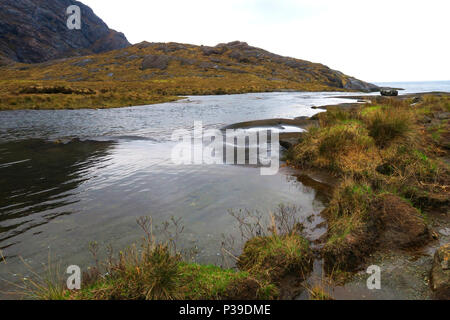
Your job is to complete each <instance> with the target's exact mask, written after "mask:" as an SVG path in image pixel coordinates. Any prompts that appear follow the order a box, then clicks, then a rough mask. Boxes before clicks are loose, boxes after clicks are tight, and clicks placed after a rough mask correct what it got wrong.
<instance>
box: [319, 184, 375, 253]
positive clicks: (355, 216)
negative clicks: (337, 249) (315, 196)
mask: <svg viewBox="0 0 450 320" xmlns="http://www.w3.org/2000/svg"><path fill="white" fill-rule="evenodd" d="M374 197H375V193H374V191H373V190H372V188H371V187H370V186H369V185H368V184H367V183H357V182H355V181H353V180H352V179H345V180H344V181H343V182H342V183H341V184H340V185H339V186H338V187H337V188H336V189H335V192H334V194H333V197H332V200H331V202H330V205H329V207H328V208H327V210H326V214H327V218H328V223H329V226H328V242H327V243H328V244H333V243H336V242H339V241H341V240H343V239H345V237H346V236H347V235H349V234H350V233H351V232H358V231H359V230H361V229H362V228H363V226H364V224H365V222H366V221H367V219H368V210H369V209H370V205H371V202H372V200H373V199H374Z"/></svg>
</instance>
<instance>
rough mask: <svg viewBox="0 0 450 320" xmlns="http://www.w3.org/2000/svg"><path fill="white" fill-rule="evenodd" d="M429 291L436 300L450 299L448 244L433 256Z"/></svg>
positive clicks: (449, 250) (449, 251) (449, 253)
mask: <svg viewBox="0 0 450 320" xmlns="http://www.w3.org/2000/svg"><path fill="white" fill-rule="evenodd" d="M431 289H432V290H433V291H434V292H435V295H436V298H438V299H442V300H449V299H450V243H447V244H445V245H443V246H442V247H440V248H439V249H438V250H437V251H436V253H435V254H434V261H433V268H432V269H431Z"/></svg>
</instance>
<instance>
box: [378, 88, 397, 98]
mask: <svg viewBox="0 0 450 320" xmlns="http://www.w3.org/2000/svg"><path fill="white" fill-rule="evenodd" d="M380 93H381V95H382V96H385V97H396V96H398V91H397V90H395V89H391V88H389V89H381V90H380Z"/></svg>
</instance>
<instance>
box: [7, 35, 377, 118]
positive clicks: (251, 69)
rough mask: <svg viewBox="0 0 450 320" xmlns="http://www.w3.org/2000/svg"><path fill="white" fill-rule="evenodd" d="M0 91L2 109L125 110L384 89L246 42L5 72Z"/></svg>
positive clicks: (145, 46)
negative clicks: (196, 100) (200, 99)
mask: <svg viewBox="0 0 450 320" xmlns="http://www.w3.org/2000/svg"><path fill="white" fill-rule="evenodd" d="M0 84H1V86H0V88H1V89H0V109H23V108H31V109H36V108H41V109H42V108H45V109H49V108H50V109H52V108H58V109H59V108H86V107H87V108H91V107H121V106H127V105H140V104H150V103H155V102H163V101H169V100H174V99H176V96H179V95H204V94H231V93H247V92H266V91H280V90H287V89H290V90H298V91H344V90H375V89H376V87H375V86H373V85H370V84H367V83H365V82H362V81H359V80H357V79H354V78H352V77H349V76H346V75H344V74H343V73H341V72H338V71H335V70H332V69H329V68H328V67H326V66H324V65H321V64H316V63H311V62H308V61H304V60H298V59H293V58H287V57H281V56H278V55H275V54H272V53H270V52H267V51H265V50H262V49H258V48H254V47H251V46H248V45H247V44H246V43H243V42H232V43H229V44H220V45H218V46H216V47H204V46H194V45H188V44H178V43H168V44H164V43H147V42H143V43H140V44H137V45H134V46H131V47H128V48H125V49H120V50H115V51H111V52H107V53H102V54H97V55H91V56H85V57H77V58H70V59H61V60H54V61H50V62H45V63H40V64H32V65H29V64H18V63H17V64H13V65H7V66H3V67H1V68H0ZM33 87H41V88H54V87H66V88H69V89H74V91H80V90H87V89H91V90H94V91H95V94H93V95H80V94H70V95H68V94H55V93H52V94H49V93H23V92H30V90H24V89H27V88H28V89H29V88H33ZM31 91H33V90H31ZM37 91H39V90H37ZM40 91H42V90H40ZM44 91H45V90H44ZM53 91H55V90H53ZM69 91H70V90H69ZM55 95H57V97H56V98H55Z"/></svg>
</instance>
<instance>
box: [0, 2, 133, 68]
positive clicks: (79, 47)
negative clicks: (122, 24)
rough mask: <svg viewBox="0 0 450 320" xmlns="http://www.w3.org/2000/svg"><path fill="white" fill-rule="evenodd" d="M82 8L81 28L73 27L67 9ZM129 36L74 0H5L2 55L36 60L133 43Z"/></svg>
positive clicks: (0, 33) (1, 13)
mask: <svg viewBox="0 0 450 320" xmlns="http://www.w3.org/2000/svg"><path fill="white" fill-rule="evenodd" d="M70 5H77V6H79V7H80V9H81V30H69V29H68V27H67V19H68V17H69V16H68V15H67V14H66V10H67V8H68V7H69V6H70ZM129 45H130V43H129V42H128V40H127V39H126V37H125V36H124V35H123V34H122V33H119V32H116V31H114V30H111V29H109V28H108V26H107V25H106V24H105V23H104V22H103V21H102V20H101V19H100V18H99V17H97V16H96V15H95V14H94V12H93V11H92V10H91V9H90V8H89V7H87V6H86V5H84V4H82V3H81V2H78V1H73V0H2V1H1V10H0V55H3V56H4V57H6V58H9V59H11V60H14V61H18V62H25V63H35V62H43V61H47V60H52V59H56V58H62V57H68V56H76V55H85V54H91V53H101V52H106V51H110V50H114V49H121V48H125V47H127V46H129Z"/></svg>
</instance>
